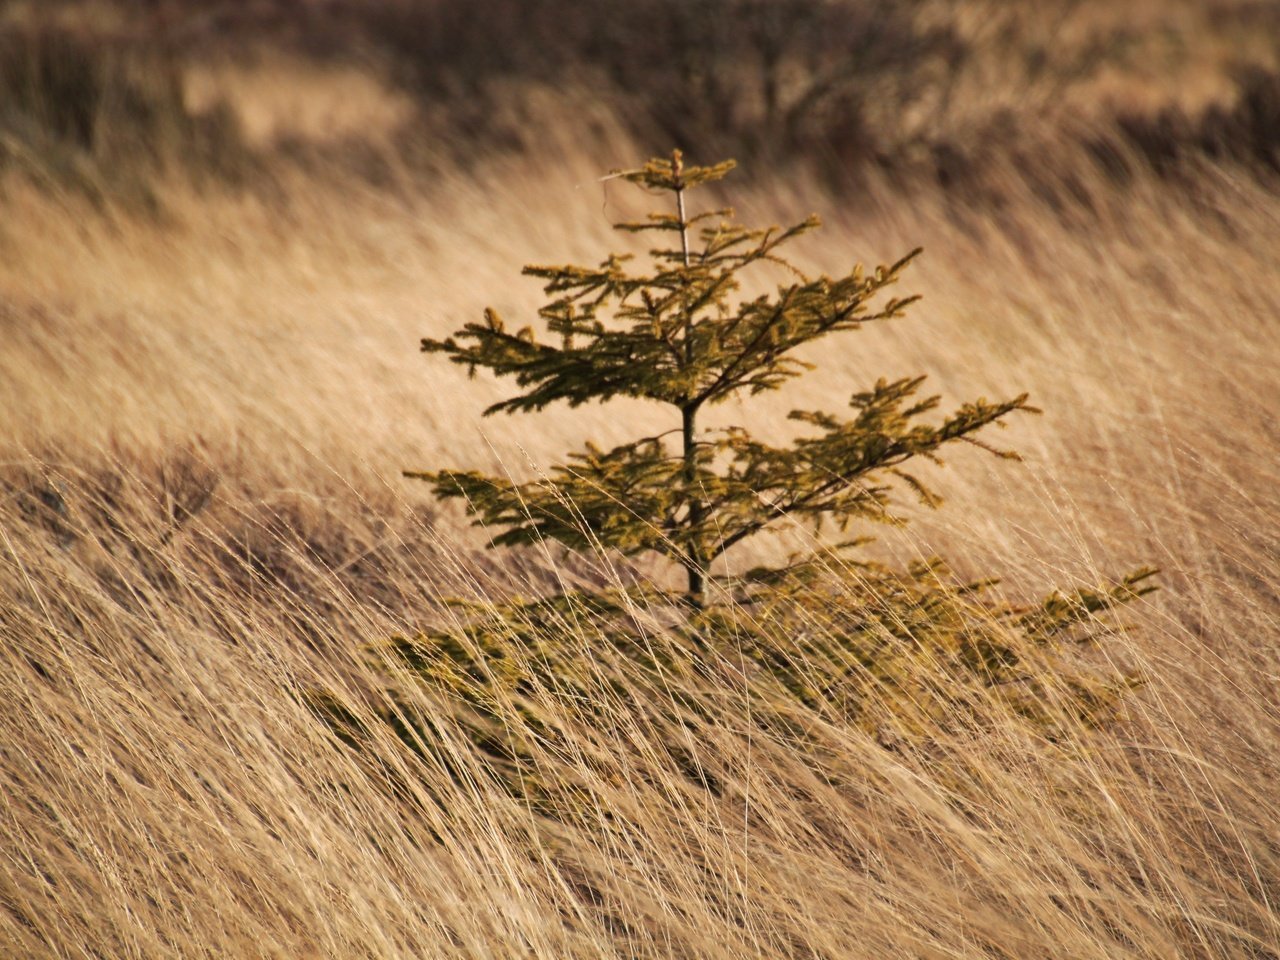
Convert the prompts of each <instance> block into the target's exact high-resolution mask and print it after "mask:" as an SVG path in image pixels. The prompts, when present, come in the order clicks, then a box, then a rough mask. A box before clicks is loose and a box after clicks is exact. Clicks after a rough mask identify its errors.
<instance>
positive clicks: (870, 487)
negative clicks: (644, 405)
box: [410, 152, 1032, 607]
mask: <svg viewBox="0 0 1280 960" xmlns="http://www.w3.org/2000/svg"><path fill="white" fill-rule="evenodd" d="M732 169H733V164H732V163H722V164H718V165H716V166H712V167H689V168H686V167H685V166H684V164H683V162H682V159H681V156H680V154H679V152H676V153H674V154H673V155H672V157H671V158H670V159H658V160H651V161H650V162H649V163H648V164H647V165H645V166H644V167H642V168H640V169H638V170H632V171H627V172H625V173H623V174H621V176H622V177H623V178H624V179H626V180H629V181H631V182H632V183H636V184H638V185H640V186H643V187H645V188H648V189H650V190H656V191H663V192H666V193H668V194H671V195H672V197H673V200H674V203H673V208H674V213H668V212H658V213H654V214H652V215H651V216H650V218H649V220H648V221H646V222H642V223H623V224H619V225H618V229H620V230H623V231H627V232H638V231H652V232H656V233H658V234H659V235H660V237H664V238H665V244H664V245H661V246H658V247H657V248H655V249H654V250H652V251H651V253H650V264H649V267H648V269H647V270H636V269H634V268H633V265H632V263H631V260H630V258H628V257H624V256H618V255H610V256H609V257H607V258H606V259H605V260H604V261H603V262H601V263H600V264H599V265H598V266H596V267H581V266H573V265H570V266H550V267H544V266H534V267H526V268H525V273H526V274H528V275H531V276H535V277H538V278H540V279H541V280H543V281H544V290H545V292H546V294H547V296H548V297H549V298H550V301H549V302H548V303H547V305H546V306H544V307H543V308H542V309H541V310H540V311H539V313H540V315H541V317H542V319H543V321H544V323H545V325H546V328H547V331H548V333H549V334H551V335H552V336H554V337H555V338H557V340H558V342H553V343H547V342H542V341H540V340H539V339H538V338H537V336H536V335H535V333H534V332H533V330H532V329H531V328H527V327H526V328H524V329H521V330H519V331H517V332H515V333H512V332H509V331H508V330H507V328H506V326H505V324H504V323H503V322H502V320H501V319H500V318H499V317H498V316H497V314H495V313H494V312H493V311H487V312H486V315H485V321H484V322H483V323H472V324H468V325H467V326H466V327H464V328H463V329H462V330H461V331H460V332H459V333H458V334H457V336H456V337H451V338H448V339H445V340H434V339H427V340H424V341H423V344H422V347H423V349H424V350H425V351H427V352H431V353H443V354H445V355H446V356H447V357H448V358H449V359H451V360H452V361H454V362H455V363H460V364H463V365H465V366H467V367H469V368H470V369H471V370H473V371H474V370H475V369H476V368H484V369H488V370H491V371H492V372H494V373H495V374H497V375H499V376H507V377H512V378H513V379H514V380H515V381H516V383H517V384H518V385H519V386H520V387H522V388H524V391H523V392H522V393H520V394H518V395H516V396H514V397H512V398H510V399H508V400H505V401H502V402H501V403H497V404H494V405H493V406H492V407H490V408H489V410H488V411H487V412H488V413H490V414H492V413H519V412H528V411H536V410H541V409H542V408H543V407H545V406H547V405H549V404H551V403H554V402H557V401H564V402H566V403H568V404H570V405H572V406H576V405H578V404H582V403H587V402H591V401H605V400H609V399H611V398H613V397H618V396H626V397H638V398H643V399H647V400H653V401H656V402H658V403H661V404H664V405H666V406H668V407H672V408H674V411H673V422H676V423H679V427H678V428H676V427H673V429H672V430H671V431H670V433H669V434H662V435H659V436H656V437H646V438H643V439H641V440H637V441H634V442H632V443H628V444H623V445H621V446H618V447H615V448H613V449H612V450H607V451H606V450H601V449H599V448H597V447H595V446H592V445H588V446H587V447H586V448H585V449H584V450H583V451H581V452H579V453H576V454H573V455H572V456H571V458H570V459H569V462H568V463H566V464H564V465H562V466H559V467H557V468H555V469H554V470H553V471H552V472H551V474H550V476H549V477H547V478H545V479H543V480H539V481H535V482H531V483H525V484H516V483H512V482H509V481H507V480H504V479H501V478H496V477H489V476H484V475H482V474H479V473H475V472H471V471H457V470H443V471H435V472H428V473H413V474H410V475H411V476H416V477H420V478H422V479H426V480H428V481H430V482H431V483H432V484H433V485H434V486H435V488H436V492H437V494H438V495H439V496H441V497H444V498H449V497H459V498H462V499H464V500H465V501H466V503H467V507H468V509H469V510H470V511H471V512H473V513H475V514H476V515H477V516H478V517H479V521H478V522H480V523H482V524H484V525H485V526H486V527H490V528H491V527H494V526H498V527H505V528H506V530H505V532H503V533H501V534H499V535H497V537H496V538H495V541H494V542H495V543H496V544H498V545H510V544H516V543H521V542H531V541H538V540H543V539H552V540H558V541H560V542H562V543H565V544H567V545H569V546H571V547H587V546H595V545H600V546H604V547H610V548H615V549H618V550H620V551H622V552H623V553H624V554H628V555H633V554H640V553H656V554H659V555H661V556H663V557H666V558H667V559H669V560H672V561H674V562H676V563H678V564H679V565H680V566H682V567H683V568H684V569H685V571H686V574H687V578H688V591H687V593H688V599H689V601H690V602H691V603H692V604H693V605H694V606H695V607H696V606H701V605H702V604H703V602H704V599H705V597H704V594H705V577H706V574H707V573H708V568H709V567H710V565H711V564H712V563H713V562H714V561H715V560H717V559H718V558H719V557H720V556H722V555H723V554H724V553H725V551H727V550H728V549H729V548H731V547H733V546H734V545H736V544H738V543H740V542H742V541H744V540H747V539H748V538H750V537H753V536H755V535H756V534H759V533H761V532H762V531H764V530H765V529H766V528H768V527H770V526H772V525H775V524H778V523H779V522H780V521H783V520H784V519H793V520H802V521H808V522H811V523H812V524H813V526H814V527H815V528H820V527H821V526H822V525H823V523H824V522H830V523H832V524H834V525H835V526H838V527H839V528H840V529H842V530H843V529H845V528H846V527H847V526H848V524H849V523H850V522H851V521H853V520H856V519H873V520H885V519H891V518H892V517H893V513H892V510H891V508H892V504H893V491H894V490H895V488H896V487H897V488H900V487H902V486H906V487H907V488H909V489H910V490H911V491H913V492H914V493H915V495H916V496H918V497H919V499H920V500H922V501H923V502H925V503H927V504H930V505H933V504H935V503H936V502H937V497H936V495H935V494H934V493H933V492H932V491H931V490H929V489H928V488H927V487H926V486H925V485H924V484H923V483H922V482H921V481H920V480H919V479H918V478H917V477H916V476H915V475H914V474H912V473H910V472H908V471H907V470H906V469H905V468H904V467H905V465H906V464H907V463H908V462H909V461H911V460H913V459H915V458H921V459H925V460H932V461H937V459H938V451H939V450H940V448H942V447H943V446H945V445H947V444H950V443H954V442H956V441H961V440H967V441H970V442H977V441H975V440H974V438H973V436H972V435H973V434H975V433H977V432H978V431H979V430H981V429H982V428H984V427H986V426H988V425H990V424H993V423H996V422H998V421H999V420H1001V419H1002V418H1003V417H1005V416H1007V415H1008V414H1010V413H1013V412H1014V411H1019V410H1022V411H1026V410H1030V409H1032V408H1031V407H1029V405H1028V403H1027V398H1026V395H1025V394H1024V395H1021V396H1018V397H1014V398H1012V399H1007V400H1001V401H998V402H989V401H987V400H977V401H975V402H972V403H968V404H964V405H963V406H961V407H960V408H959V409H957V410H955V411H954V412H952V413H951V414H949V415H946V416H944V417H943V418H941V420H940V421H939V422H937V423H933V424H930V423H926V422H924V421H923V420H922V417H923V415H924V414H926V413H930V412H932V411H933V410H934V409H936V407H937V406H938V398H937V397H921V396H919V395H918V391H919V388H920V385H921V383H922V381H923V378H916V379H906V380H898V381H895V382H892V383H890V382H887V381H884V380H881V381H880V382H878V383H877V384H875V386H874V387H872V388H871V389H869V390H866V391H862V392H859V393H855V394H854V395H853V396H852V397H851V398H850V400H849V406H850V407H851V408H852V410H853V416H851V417H848V418H839V417H836V416H833V415H830V414H826V413H817V412H811V411H803V410H796V411H793V412H792V413H791V417H792V419H794V420H796V421H798V422H800V423H803V424H805V425H806V426H807V427H810V428H812V430H813V433H812V435H809V436H804V437H801V438H800V439H798V440H796V441H795V442H794V443H793V444H791V445H790V446H774V445H771V444H766V443H763V442H761V441H759V440H756V439H755V438H753V437H752V436H751V435H750V434H749V433H748V432H747V431H746V430H744V429H742V428H736V427H735V428H731V429H725V430H719V431H700V430H699V427H698V417H699V414H700V413H701V411H702V410H703V408H704V407H707V406H710V405H713V404H716V403H721V402H723V401H725V400H727V399H729V398H731V397H734V396H736V395H738V394H742V393H747V394H756V393H760V392H762V391H767V390H773V389H776V388H778V387H779V386H781V385H782V384H783V383H784V382H785V381H787V380H789V379H791V378H793V377H796V376H798V375H800V374H801V373H803V372H804V371H805V370H806V369H808V368H809V364H808V363H806V362H804V361H803V360H801V359H800V358H799V357H798V356H797V354H796V350H797V348H799V347H802V346H804V345H806V344H810V343H813V342H814V341H817V340H820V339H822V338H824V337H828V336H831V335H835V334H840V333H847V332H850V331H854V330H857V329H859V328H860V327H861V326H862V325H863V324H866V323H872V322H879V321H887V320H891V319H894V318H896V317H900V316H902V314H903V312H904V311H905V309H906V308H907V307H908V306H909V305H910V304H911V303H913V302H914V301H915V300H916V299H917V298H915V297H907V298H894V297H889V298H888V299H883V300H882V299H880V298H881V297H882V296H883V295H884V294H885V293H886V291H887V290H888V288H890V287H891V286H893V285H894V284H895V283H896V282H897V280H898V278H899V277H900V275H901V274H902V272H903V271H904V270H905V269H906V267H907V265H908V264H909V263H910V261H911V260H912V259H913V258H914V257H915V256H916V255H917V254H918V253H919V251H918V250H917V251H913V252H912V253H910V254H908V255H907V256H905V257H903V258H902V259H900V260H898V261H897V262H896V263H894V264H892V265H889V266H880V267H877V268H876V269H875V270H874V271H872V272H871V273H867V272H866V271H864V270H863V268H862V267H861V266H857V267H854V268H853V269H852V270H851V271H850V272H849V273H848V274H845V275H843V276H839V277H829V276H817V277H810V276H807V275H805V274H804V273H803V272H801V271H800V270H799V269H797V268H796V267H795V266H794V265H793V264H791V263H789V262H788V261H787V260H786V259H785V258H784V257H783V255H782V252H781V248H782V247H783V245H785V244H786V243H788V242H789V241H791V240H794V239H795V238H797V237H799V236H801V235H803V234H805V233H807V232H809V231H810V230H813V229H815V228H816V227H817V226H818V220H817V218H816V217H810V218H809V219H807V220H804V221H802V222H800V223H798V224H796V225H794V226H792V227H790V228H787V229H777V228H769V229H763V230H752V229H746V228H743V227H740V226H737V225H736V224H734V223H733V221H732V219H731V217H732V213H731V211H728V210H719V209H717V210H711V211H708V212H705V213H699V214H697V215H694V216H688V215H687V214H686V212H685V194H686V193H687V191H689V190H691V189H693V188H695V187H698V186H701V185H703V184H705V183H710V182H713V181H716V180H720V179H722V178H723V177H724V176H725V175H726V174H727V173H729V171H730V170H732ZM761 264H770V265H772V266H774V267H780V268H782V269H784V270H785V271H787V273H788V276H789V282H786V283H784V284H781V285H778V286H777V287H776V289H775V291H774V292H773V293H772V294H765V295H761V296H758V297H753V298H750V299H738V298H736V297H735V294H736V293H737V292H738V291H739V290H740V289H741V286H742V278H743V275H744V274H745V273H746V272H747V271H749V270H751V269H753V268H755V267H757V266H759V265H761ZM674 434H679V435H680V442H679V443H678V444H671V443H668V437H669V436H670V435H674ZM979 445H981V444H979ZM988 449H991V448H988ZM1004 455H1006V456H1009V454H1004Z"/></svg>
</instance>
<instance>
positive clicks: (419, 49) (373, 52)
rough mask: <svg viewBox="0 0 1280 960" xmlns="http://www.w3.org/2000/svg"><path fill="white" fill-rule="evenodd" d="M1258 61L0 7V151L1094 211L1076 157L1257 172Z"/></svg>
mask: <svg viewBox="0 0 1280 960" xmlns="http://www.w3.org/2000/svg"><path fill="white" fill-rule="evenodd" d="M1278 48H1280V9H1278V8H1277V6H1276V4H1274V3H1270V2H1266V0H1132V2H1126V3H1107V2H1102V0H1056V2H1053V3H1033V2H1022V0H893V2H891V0H635V2H630V3H625V4H614V3H608V4H603V3H594V2H589V0H529V2H513V0H307V2H300V3H292V2H290V3H285V2H272V0H257V2H252V3H240V2H236V3H227V2H214V0H176V2H175V0H146V2H144V0H91V2H86V0H39V2H30V0H8V2H6V3H5V4H4V5H3V7H0V157H3V161H4V162H5V163H7V164H9V165H15V164H16V165H22V164H26V165H28V166H29V167H37V168H39V169H40V171H41V172H46V173H58V174H63V175H66V174H70V175H73V176H79V177H81V178H82V179H84V180H86V181H89V182H92V183H101V182H103V181H104V180H105V181H118V180H121V179H124V178H126V177H127V176H128V175H129V173H130V172H131V171H132V170H134V168H136V167H137V166H142V167H143V168H145V169H147V170H154V169H156V168H165V169H174V168H179V169H182V170H184V171H187V172H189V173H192V174H193V175H195V176H204V175H206V174H210V173H212V174H214V175H218V176H223V177H237V176H239V177H244V176H245V175H246V171H247V170H248V169H250V167H251V166H252V164H253V163H254V162H255V161H260V160H261V159H262V158H263V156H264V155H272V156H280V157H287V156H291V155H292V156H293V157H294V158H295V159H298V155H299V154H302V155H306V154H312V155H314V154H317V153H320V154H324V155H326V156H327V157H329V158H331V159H338V160H345V161H346V162H347V163H348V164H349V167H350V170H351V172H354V173H358V174H360V175H363V176H365V177H368V178H374V179H376V178H378V177H380V176H386V167H387V165H388V160H387V157H386V155H385V152H384V151H391V152H392V153H393V154H394V156H395V157H396V158H398V159H402V160H409V161H410V162H412V163H413V164H414V168H415V169H416V168H422V169H424V170H427V169H430V166H431V164H432V163H439V162H440V161H441V160H444V159H447V160H448V161H450V162H452V163H464V164H465V163H466V162H467V161H468V160H470V159H474V158H475V157H476V156H477V155H478V154H481V153H483V154H491V153H492V152H494V151H506V152H517V153H529V154H537V153H541V154H542V155H546V153H547V147H548V142H549V141H550V140H555V139H558V138H559V139H567V140H570V141H572V143H573V146H574V147H575V148H577V149H580V150H582V151H583V152H585V153H588V154H590V153H595V152H596V151H597V149H598V148H599V146H600V143H601V142H602V141H605V140H607V138H608V136H609V135H610V132H611V130H614V129H621V130H624V131H626V133H627V134H629V135H631V136H632V137H634V138H635V139H636V141H637V142H640V143H645V144H652V145H654V146H653V149H654V150H657V149H658V148H659V147H660V146H661V145H665V144H672V143H677V144H681V145H682V146H683V147H684V148H685V149H686V150H688V151H689V152H690V153H691V154H692V155H693V156H695V157H698V156H702V157H719V156H736V157H739V158H741V159H742V160H743V161H745V167H746V169H747V170H749V171H755V173H756V175H757V176H763V175H767V176H768V177H769V178H770V179H772V178H774V177H776V175H777V167H778V165H779V164H781V165H788V164H803V165H804V166H805V167H806V168H808V170H809V171H810V172H814V173H817V174H819V175H820V176H821V177H822V178H823V179H824V180H825V181H827V182H829V183H830V184H832V185H834V186H836V187H837V188H840V189H844V190H847V191H857V190H858V189H865V187H866V182H867V177H868V175H870V174H876V175H879V176H882V177H888V178H890V179H891V180H893V181H894V182H896V183H898V184H900V185H904V186H907V185H910V184H911V183H913V182H917V181H922V180H924V181H927V180H932V181H935V182H938V183H941V184H942V185H944V186H946V187H948V188H949V189H951V190H953V191H954V192H955V195H956V200H957V203H961V204H972V203H975V202H990V201H997V202H998V200H999V193H1000V187H1001V184H1002V183H1003V182H1004V181H1005V178H1006V177H1007V174H1008V172H1009V170H1010V169H1011V168H1013V169H1017V170H1019V171H1020V172H1021V173H1022V174H1023V175H1024V176H1025V177H1028V178H1030V179H1031V180H1033V181H1034V182H1035V184H1036V187H1037V189H1038V190H1039V191H1040V192H1041V193H1042V194H1043V195H1044V197H1045V198H1046V199H1047V200H1049V201H1050V202H1053V203H1083V204H1086V205H1087V204H1088V203H1089V202H1091V200H1096V198H1090V197H1088V196H1085V195H1084V194H1085V193H1086V191H1085V189H1084V187H1083V186H1082V182H1083V179H1087V178H1082V177H1081V176H1080V175H1079V173H1080V167H1081V165H1082V164H1085V165H1087V164H1093V165H1098V166H1101V167H1102V168H1103V169H1105V170H1106V171H1107V173H1108V174H1109V175H1110V176H1112V177H1114V178H1116V179H1118V180H1121V181H1123V180H1124V179H1125V178H1126V177H1131V176H1132V174H1133V171H1134V165H1135V164H1144V165H1150V166H1154V167H1155V168H1157V169H1158V170H1159V171H1161V173H1162V174H1165V175H1169V176H1175V175H1177V172H1178V171H1179V170H1181V169H1183V168H1185V166H1186V165H1187V164H1194V163H1195V162H1197V161H1199V160H1201V159H1203V158H1212V159H1215V160H1229V161H1232V162H1237V163H1239V164H1241V165H1243V166H1246V167H1248V168H1250V169H1251V170H1254V171H1262V170H1267V171H1269V172H1270V173H1273V174H1274V173H1275V172H1276V170H1277V167H1278V166H1280V160H1277V151H1278V150H1280V74H1278V73H1277V58H1278V56H1280V53H1278ZM326 69H328V70H329V71H330V73H329V76H328V78H327V81H326V82H324V83H317V84H316V85H315V87H316V89H313V90H311V91H307V90H306V89H305V87H306V84H307V75H308V72H310V75H311V76H313V77H314V76H315V75H316V74H317V73H318V72H321V71H325V70H326ZM287 71H293V73H294V79H295V80H296V81H297V82H298V85H299V89H298V90H296V91H294V93H293V95H292V98H290V97H289V96H285V95H280V94H281V91H280V89H279V88H280V87H281V86H282V83H283V82H284V81H283V78H282V74H283V73H285V72H287ZM344 80H345V81H349V85H350V86H351V87H352V88H354V89H350V90H348V89H344ZM272 88H274V89H272ZM273 93H275V94H277V96H276V99H275V102H272V99H271V98H272V94H273ZM349 96H353V97H354V98H355V99H354V100H348V97H349ZM361 98H363V100H361ZM326 99H327V100H328V101H329V102H328V103H326V102H324V101H325V100H326ZM304 100H309V101H310V102H303V101H304ZM344 100H345V101H347V102H346V103H345V104H344V103H343V101H344ZM375 101H376V102H375ZM361 108H365V109H361ZM371 134H372V135H374V136H375V138H376V139H377V140H378V141H379V143H378V146H379V147H380V150H373V149H371V145H370V135H371ZM312 158H313V159H314V156H313V157H312Z"/></svg>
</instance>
